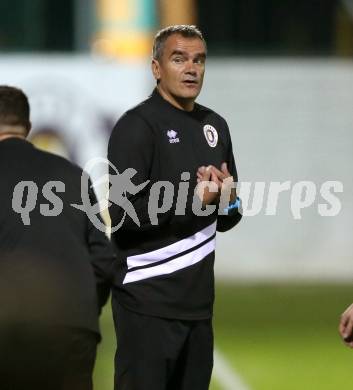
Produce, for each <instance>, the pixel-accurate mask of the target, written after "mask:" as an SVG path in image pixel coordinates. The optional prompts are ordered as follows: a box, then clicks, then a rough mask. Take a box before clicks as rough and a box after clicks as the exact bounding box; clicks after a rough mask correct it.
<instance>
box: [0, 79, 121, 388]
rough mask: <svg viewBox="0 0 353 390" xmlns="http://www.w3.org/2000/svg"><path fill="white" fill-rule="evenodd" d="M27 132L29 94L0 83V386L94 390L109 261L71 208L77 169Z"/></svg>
mask: <svg viewBox="0 0 353 390" xmlns="http://www.w3.org/2000/svg"><path fill="white" fill-rule="evenodd" d="M29 130H30V121H29V104H28V100H27V97H26V96H25V95H24V93H23V92H22V91H21V90H18V89H16V88H12V87H7V86H0V178H1V184H0V308H1V309H0V383H1V384H0V388H1V389H2V390H4V389H24V388H26V389H32V388H33V389H41V390H43V389H48V390H49V389H50V390H55V389H60V390H61V389H65V390H69V389H70V390H71V389H75V390H80V389H82V390H84V389H91V388H92V379H91V378H92V371H93V366H94V361H95V356H96V346H97V343H98V341H99V339H100V334H99V327H98V317H99V313H100V310H101V307H102V306H103V305H104V304H105V303H106V301H107V299H108V296H109V292H110V269H111V267H112V264H113V261H114V255H113V252H112V250H111V247H110V242H109V240H108V239H107V237H106V235H105V233H104V232H101V231H99V230H98V229H96V228H95V226H94V225H93V224H92V223H91V221H90V219H89V218H88V215H87V214H86V213H85V212H83V211H82V210H78V209H77V208H74V207H72V206H71V205H72V204H80V203H82V201H81V175H82V170H81V169H80V168H79V167H77V166H75V165H73V164H71V163H70V162H69V161H67V160H65V159H63V158H61V157H59V156H55V155H53V154H50V153H47V152H43V151H40V150H38V149H36V148H35V147H34V146H33V145H32V144H31V143H29V142H28V141H26V139H25V138H26V136H27V135H28V132H29ZM52 182H55V183H59V182H60V183H63V184H60V185H56V186H54V187H52V185H53V183H52ZM19 183H22V184H19ZM48 183H49V184H48ZM50 183H51V184H50ZM16 186H17V187H16ZM15 189H16V190H15ZM48 195H49V196H48ZM89 196H90V199H91V201H92V202H96V198H95V195H94V192H93V190H89ZM57 197H58V198H57ZM16 202H17V203H16ZM24 210H27V211H24ZM48 214H49V216H48ZM25 215H26V216H25ZM45 215H47V216H45Z"/></svg>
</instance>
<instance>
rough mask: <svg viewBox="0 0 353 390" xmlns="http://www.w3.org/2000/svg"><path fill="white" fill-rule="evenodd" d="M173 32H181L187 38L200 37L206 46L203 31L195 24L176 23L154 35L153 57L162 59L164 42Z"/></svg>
mask: <svg viewBox="0 0 353 390" xmlns="http://www.w3.org/2000/svg"><path fill="white" fill-rule="evenodd" d="M173 34H180V35H182V36H183V37H185V38H199V39H201V41H202V42H203V43H204V45H205V48H206V41H205V39H204V37H203V35H202V32H201V31H200V30H199V29H198V28H197V27H196V26H194V25H190V24H176V25H174V26H168V27H166V28H163V29H162V30H159V31H158V32H157V34H156V35H155V37H154V42H153V49H152V58H153V59H155V60H157V61H158V60H160V59H161V58H162V55H163V49H164V43H165V41H166V40H167V38H168V37H170V36H171V35H173Z"/></svg>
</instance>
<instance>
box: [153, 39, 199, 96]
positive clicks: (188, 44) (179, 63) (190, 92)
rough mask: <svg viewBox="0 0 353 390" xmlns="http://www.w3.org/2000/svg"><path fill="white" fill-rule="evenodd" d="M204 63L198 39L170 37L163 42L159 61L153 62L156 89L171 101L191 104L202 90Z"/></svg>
mask: <svg viewBox="0 0 353 390" xmlns="http://www.w3.org/2000/svg"><path fill="white" fill-rule="evenodd" d="M205 60H206V48H205V45H204V43H203V41H202V40H201V39H199V38H197V37H195V38H185V37H183V36H182V35H180V34H173V35H171V36H169V37H168V38H167V39H166V41H165V43H164V48H163V53H162V58H160V60H159V61H156V60H153V65H152V69H153V74H154V76H155V78H156V79H157V80H159V88H160V89H162V91H163V92H164V93H166V94H167V95H168V96H170V97H171V98H172V99H175V100H190V101H192V102H193V101H194V100H195V99H196V97H197V96H198V95H199V93H200V91H201V88H202V83H203V76H204V73H205Z"/></svg>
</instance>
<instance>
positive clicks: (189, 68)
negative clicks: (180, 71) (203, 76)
mask: <svg viewBox="0 0 353 390" xmlns="http://www.w3.org/2000/svg"><path fill="white" fill-rule="evenodd" d="M185 73H187V74H191V75H193V76H196V75H197V71H196V67H195V63H194V61H187V63H186V69H185Z"/></svg>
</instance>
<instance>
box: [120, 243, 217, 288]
mask: <svg viewBox="0 0 353 390" xmlns="http://www.w3.org/2000/svg"><path fill="white" fill-rule="evenodd" d="M215 246H216V238H213V240H210V241H209V242H207V243H206V244H205V245H203V246H201V247H200V248H198V249H196V250H194V251H193V252H189V253H187V254H185V255H183V256H180V257H177V258H175V259H174V260H170V261H167V262H166V263H162V264H159V265H156V266H154V267H148V268H140V269H137V270H135V271H131V272H128V273H127V274H126V276H125V279H124V281H123V284H126V283H131V282H136V281H138V280H143V279H147V278H152V277H154V276H160V275H167V274H171V273H172V272H175V271H178V270H180V269H183V268H186V267H190V266H191V265H193V264H196V263H198V262H199V261H201V260H203V259H204V258H205V257H206V256H207V255H208V254H210V253H211V252H213V251H214V250H215Z"/></svg>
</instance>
